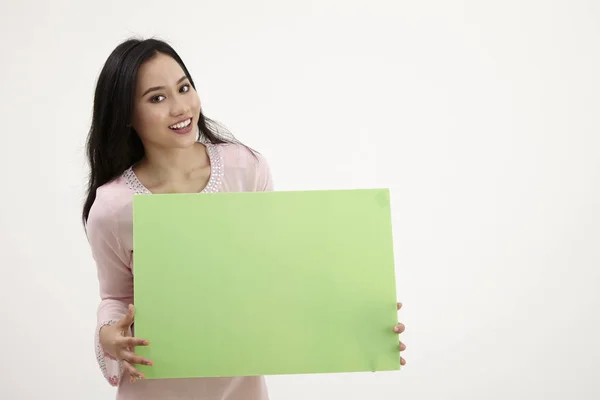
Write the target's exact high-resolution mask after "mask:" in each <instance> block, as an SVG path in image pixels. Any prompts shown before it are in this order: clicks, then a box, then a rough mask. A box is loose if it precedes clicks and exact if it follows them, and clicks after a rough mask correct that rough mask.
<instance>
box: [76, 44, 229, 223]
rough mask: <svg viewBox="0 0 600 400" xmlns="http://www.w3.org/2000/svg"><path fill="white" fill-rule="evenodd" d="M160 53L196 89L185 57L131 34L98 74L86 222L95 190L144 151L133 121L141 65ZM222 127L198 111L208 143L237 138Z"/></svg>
mask: <svg viewBox="0 0 600 400" xmlns="http://www.w3.org/2000/svg"><path fill="white" fill-rule="evenodd" d="M158 53H162V54H166V55H168V56H171V57H172V58H173V59H174V60H175V61H177V63H179V65H180V66H181V68H182V69H183V71H184V73H185V75H186V76H187V78H188V79H189V81H190V83H191V85H192V87H194V89H196V86H195V84H194V81H193V80H192V77H191V75H190V73H189V71H188V69H187V68H186V66H185V64H184V63H183V61H182V59H181V58H180V57H179V55H178V54H177V52H176V51H175V50H174V49H173V48H172V47H171V46H170V45H169V44H167V43H166V42H164V41H161V40H158V39H145V40H142V39H135V38H131V39H128V40H126V41H124V42H122V43H121V44H119V45H118V46H117V47H116V48H115V49H114V50H113V51H112V53H111V54H110V55H109V57H108V59H107V60H106V62H105V64H104V67H103V68H102V71H101V72H100V76H99V78H98V82H97V84H96V91H95V94H94V107H93V115H92V123H91V127H90V130H89V134H88V138H87V144H86V151H87V157H88V163H89V167H90V173H89V180H88V185H87V193H86V196H87V197H86V200H85V203H84V206H83V215H82V218H83V223H84V226H85V225H86V224H87V219H88V216H89V213H90V209H91V208H92V205H93V204H94V200H95V199H96V190H97V189H98V188H99V187H100V186H102V185H104V184H106V183H108V182H110V181H112V180H114V179H115V178H117V177H118V176H119V175H121V174H122V173H123V172H124V171H125V170H126V169H127V168H129V167H130V166H132V165H133V164H135V163H137V162H138V161H140V160H141V159H142V157H143V156H144V154H145V153H144V146H143V145H142V142H141V140H140V138H139V136H138V135H137V133H136V132H135V130H134V129H133V128H132V127H131V125H130V124H131V113H132V110H133V101H134V100H133V99H134V93H135V89H136V78H137V72H138V69H139V67H140V66H141V65H142V64H143V63H144V62H146V61H148V60H149V59H151V58H152V57H154V56H155V55H157V54H158ZM221 128H222V127H221V126H219V125H218V124H217V123H215V122H214V121H212V120H210V119H209V118H206V117H205V116H204V115H203V113H202V111H200V117H199V119H198V129H199V135H200V139H201V140H203V141H205V142H209V143H227V142H231V141H233V140H232V139H233V137H232V136H231V135H230V134H229V133H228V132H227V131H226V130H225V129H223V130H221Z"/></svg>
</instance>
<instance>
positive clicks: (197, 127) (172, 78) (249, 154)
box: [83, 39, 404, 400]
mask: <svg viewBox="0 0 600 400" xmlns="http://www.w3.org/2000/svg"><path fill="white" fill-rule="evenodd" d="M87 149H88V157H89V163H90V167H91V172H90V179H89V186H88V193H87V200H86V202H85V205H84V208H83V221H84V224H85V226H86V231H87V235H88V239H89V242H90V246H91V250H92V255H93V257H94V259H95V261H96V264H97V269H98V279H99V285H100V295H101V302H100V305H99V307H98V326H97V329H96V356H97V360H98V364H99V366H100V369H101V371H102V373H103V375H104V377H105V378H106V380H107V381H108V382H109V383H110V384H111V385H113V386H118V391H117V399H146V400H151V399H164V398H173V399H174V398H177V399H192V398H203V399H226V400H237V399H244V400H253V399H267V398H268V395H267V390H266V387H265V383H264V379H263V378H262V377H233V378H198V379H177V380H143V376H142V375H141V374H140V373H139V371H138V370H137V368H136V365H142V364H145V365H152V363H151V360H147V359H143V358H141V357H138V356H136V355H135V347H136V346H145V345H147V344H148V343H147V342H146V341H145V340H144V339H142V338H136V337H135V336H134V335H133V329H132V326H133V322H134V309H133V306H132V305H131V304H132V303H133V271H132V258H133V251H132V249H133V243H132V241H133V240H132V229H133V226H132V200H133V195H134V194H136V193H144V194H155V193H206V192H218V191H219V192H224V191H237V192H240V191H271V190H273V183H272V180H271V173H270V170H269V166H268V164H267V162H266V160H265V159H264V157H263V156H261V155H260V154H259V153H256V152H253V151H251V150H250V149H248V148H247V147H245V146H243V145H241V144H239V143H237V142H236V141H235V140H233V139H229V138H226V137H225V136H223V135H221V134H219V132H218V131H217V129H216V125H215V124H214V123H212V121H210V120H208V119H207V118H205V116H204V115H203V113H202V109H201V105H200V100H199V97H198V93H197V92H196V89H195V85H194V82H193V80H192V77H191V76H190V74H189V72H188V70H187V68H186V67H185V65H184V63H183V61H182V60H181V58H180V57H179V56H178V54H177V53H176V52H175V50H174V49H173V48H172V47H170V46H169V45H168V44H166V43H164V42H162V41H159V40H155V39H148V40H133V39H132V40H128V41H125V42H124V43H122V44H120V45H119V46H117V48H116V49H115V50H114V51H113V52H112V53H111V54H110V56H109V57H108V60H107V61H106V63H105V65H104V68H103V69H102V71H101V74H100V77H99V79H98V83H97V87H96V92H95V97H94V109H93V120H92V126H91V129H90V135H89V138H88V144H87ZM399 308H400V305H398V309H399ZM403 330H404V326H403V325H402V324H398V325H397V326H396V327H394V331H395V332H397V333H401V332H402V331H403ZM400 350H401V351H402V350H404V345H403V344H400ZM401 362H402V364H404V360H403V359H402V360H401ZM138 379H140V380H138Z"/></svg>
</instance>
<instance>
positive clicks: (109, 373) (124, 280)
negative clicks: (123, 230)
mask: <svg viewBox="0 0 600 400" xmlns="http://www.w3.org/2000/svg"><path fill="white" fill-rule="evenodd" d="M116 223H117V219H116V215H115V214H114V213H113V212H112V211H111V207H110V203H109V201H108V199H106V198H103V197H102V196H98V197H97V199H96V202H95V203H94V205H93V207H92V209H91V210H90V215H89V218H88V221H87V235H88V240H89V243H90V247H91V252H92V256H93V258H94V260H95V262H96V266H97V273H98V283H99V290H100V298H101V301H100V304H99V306H98V310H97V326H96V331H95V340H94V342H95V351H96V359H97V361H98V366H99V367H100V370H101V371H102V374H103V375H104V378H105V379H106V380H107V381H108V382H109V383H110V385H112V386H118V385H119V382H120V380H121V378H122V374H123V368H122V365H121V362H119V361H117V360H115V359H114V358H112V357H110V356H109V355H108V354H107V353H105V351H104V349H103V348H102V346H101V344H100V337H99V334H100V329H101V328H102V327H103V326H105V325H108V324H112V323H114V322H116V321H118V320H119V319H121V318H122V317H123V316H124V315H125V314H126V312H127V307H128V305H129V304H130V303H133V274H132V271H131V269H130V268H129V263H128V255H127V254H126V252H125V251H124V249H123V247H122V246H121V244H120V241H119V237H118V235H117V233H116V229H115V226H116Z"/></svg>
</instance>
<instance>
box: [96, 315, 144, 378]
mask: <svg viewBox="0 0 600 400" xmlns="http://www.w3.org/2000/svg"><path fill="white" fill-rule="evenodd" d="M133 316H134V308H133V305H131V304H130V305H129V309H128V310H127V314H126V315H125V316H124V317H123V318H122V319H121V320H120V321H118V322H116V323H114V324H111V325H105V326H103V327H102V329H101V330H100V344H101V346H102V348H103V349H104V352H105V353H108V355H109V356H111V357H113V358H115V359H117V360H120V361H121V362H122V363H123V368H124V370H126V371H127V372H129V374H130V376H131V381H132V382H134V381H135V378H139V379H144V376H143V375H142V373H141V372H140V371H138V370H137V369H136V368H135V365H137V364H139V365H152V361H150V360H148V359H146V358H143V357H140V356H137V355H136V354H135V352H134V351H135V350H134V349H135V347H136V346H147V345H148V341H147V340H145V339H139V338H136V337H133V336H129V331H130V328H131V325H132V324H133Z"/></svg>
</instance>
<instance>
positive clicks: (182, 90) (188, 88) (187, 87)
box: [179, 83, 190, 93]
mask: <svg viewBox="0 0 600 400" xmlns="http://www.w3.org/2000/svg"><path fill="white" fill-rule="evenodd" d="M179 91H180V92H182V93H185V92H189V91H190V85H188V84H187V83H186V84H185V85H183V86H182V87H181V89H179Z"/></svg>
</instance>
